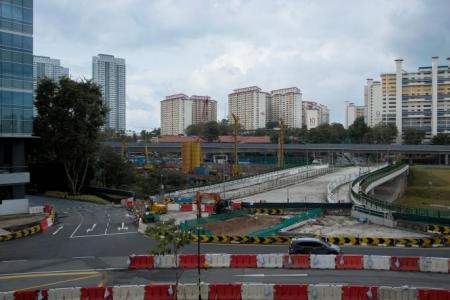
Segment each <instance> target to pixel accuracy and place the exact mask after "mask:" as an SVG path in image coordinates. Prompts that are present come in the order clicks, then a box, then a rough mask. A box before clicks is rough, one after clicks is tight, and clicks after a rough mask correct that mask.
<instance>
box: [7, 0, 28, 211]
mask: <svg viewBox="0 0 450 300" xmlns="http://www.w3.org/2000/svg"><path fill="white" fill-rule="evenodd" d="M0 52H1V55H0V60H1V69H0V77H1V80H0V215H7V214H19V213H28V199H26V198H25V184H26V183H28V182H29V178H30V175H29V173H28V170H27V167H26V160H25V144H26V141H27V140H29V139H30V138H31V137H32V134H33V1H32V0H22V1H0Z"/></svg>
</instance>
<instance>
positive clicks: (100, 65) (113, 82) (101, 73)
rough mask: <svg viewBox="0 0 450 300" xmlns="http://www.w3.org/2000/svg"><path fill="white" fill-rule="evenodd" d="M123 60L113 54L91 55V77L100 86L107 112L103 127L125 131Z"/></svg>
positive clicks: (124, 75) (124, 76)
mask: <svg viewBox="0 0 450 300" xmlns="http://www.w3.org/2000/svg"><path fill="white" fill-rule="evenodd" d="M125 71H126V70H125V60H124V59H123V58H116V57H114V56H113V55H106V54H99V55H98V56H94V57H92V78H93V79H94V81H95V82H96V83H97V84H98V85H99V86H100V88H101V91H102V96H103V100H104V103H105V105H106V107H107V108H108V109H109V112H108V114H107V116H106V125H105V128H107V129H113V130H115V131H121V132H125V129H126V102H125V86H126V74H125Z"/></svg>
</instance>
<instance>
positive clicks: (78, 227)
mask: <svg viewBox="0 0 450 300" xmlns="http://www.w3.org/2000/svg"><path fill="white" fill-rule="evenodd" d="M80 226H81V223H80V224H78V226H77V228H75V230H74V231H73V232H72V234H71V235H70V238H72V237H73V235H74V234H75V232H77V230H78V228H80Z"/></svg>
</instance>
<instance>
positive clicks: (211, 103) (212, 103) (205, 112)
mask: <svg viewBox="0 0 450 300" xmlns="http://www.w3.org/2000/svg"><path fill="white" fill-rule="evenodd" d="M189 99H190V100H191V101H192V124H200V123H206V122H209V121H217V101H216V100H213V99H211V97H210V96H196V95H193V96H191V97H190V98H189Z"/></svg>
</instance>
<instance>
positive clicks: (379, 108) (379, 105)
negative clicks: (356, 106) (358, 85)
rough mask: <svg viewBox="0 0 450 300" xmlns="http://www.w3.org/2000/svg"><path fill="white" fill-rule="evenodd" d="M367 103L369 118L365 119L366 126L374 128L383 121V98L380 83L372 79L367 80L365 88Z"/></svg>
mask: <svg viewBox="0 0 450 300" xmlns="http://www.w3.org/2000/svg"><path fill="white" fill-rule="evenodd" d="M364 89H365V93H364V97H365V101H364V103H366V104H365V105H366V107H367V116H366V117H365V120H366V124H367V126H369V127H374V126H375V125H377V124H379V123H380V122H381V121H382V120H383V96H382V87H381V82H380V81H374V80H373V79H372V78H369V79H367V84H366V86H365V87H364Z"/></svg>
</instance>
